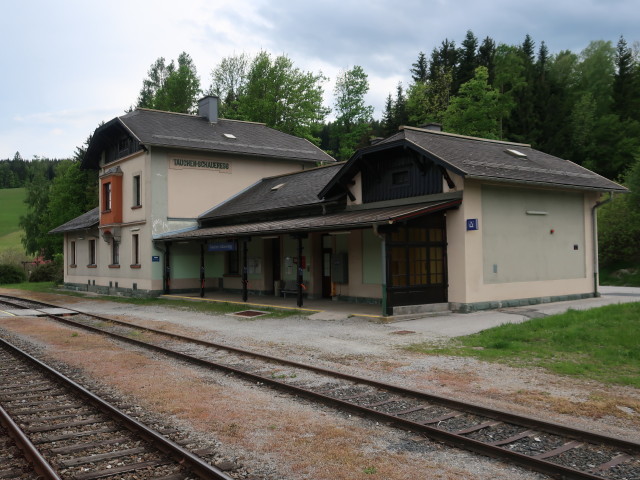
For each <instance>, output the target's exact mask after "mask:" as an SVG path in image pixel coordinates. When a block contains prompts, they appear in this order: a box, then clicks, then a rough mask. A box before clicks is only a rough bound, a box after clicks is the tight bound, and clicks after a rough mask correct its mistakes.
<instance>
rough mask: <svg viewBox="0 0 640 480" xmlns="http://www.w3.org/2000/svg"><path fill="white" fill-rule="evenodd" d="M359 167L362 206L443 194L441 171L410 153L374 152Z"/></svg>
mask: <svg viewBox="0 0 640 480" xmlns="http://www.w3.org/2000/svg"><path fill="white" fill-rule="evenodd" d="M361 165H362V201H363V203H370V202H380V201H384V200H396V199H400V198H409V197H418V196H421V195H431V194H436V193H442V170H441V169H440V168H439V167H438V166H437V165H435V164H434V163H433V162H432V161H431V160H429V159H428V158H427V157H425V156H424V155H420V154H418V153H417V152H415V151H413V150H409V149H402V148H394V149H390V150H387V151H382V152H376V153H373V154H370V155H367V156H365V157H364V158H363V159H362V161H361Z"/></svg>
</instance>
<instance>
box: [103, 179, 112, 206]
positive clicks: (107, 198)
mask: <svg viewBox="0 0 640 480" xmlns="http://www.w3.org/2000/svg"><path fill="white" fill-rule="evenodd" d="M102 210H103V211H104V212H108V211H110V210H111V182H107V183H105V184H104V185H103V186H102Z"/></svg>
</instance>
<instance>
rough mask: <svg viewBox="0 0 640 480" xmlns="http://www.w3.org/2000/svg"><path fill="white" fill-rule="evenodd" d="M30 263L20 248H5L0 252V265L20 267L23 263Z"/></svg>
mask: <svg viewBox="0 0 640 480" xmlns="http://www.w3.org/2000/svg"><path fill="white" fill-rule="evenodd" d="M29 261H31V260H30V259H29V257H27V256H26V255H25V254H24V251H23V250H22V249H20V248H6V249H4V250H2V251H1V252H0V265H15V266H16V267H21V266H22V263H23V262H29Z"/></svg>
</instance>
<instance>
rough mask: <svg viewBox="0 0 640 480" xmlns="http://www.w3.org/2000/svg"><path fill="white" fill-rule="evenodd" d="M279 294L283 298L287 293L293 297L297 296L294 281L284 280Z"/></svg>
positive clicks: (296, 286)
mask: <svg viewBox="0 0 640 480" xmlns="http://www.w3.org/2000/svg"><path fill="white" fill-rule="evenodd" d="M280 293H281V294H282V296H283V297H284V298H287V293H291V294H293V295H297V294H298V284H297V283H296V281H295V280H285V282H284V284H283V285H282V288H281V289H280Z"/></svg>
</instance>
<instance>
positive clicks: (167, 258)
mask: <svg viewBox="0 0 640 480" xmlns="http://www.w3.org/2000/svg"><path fill="white" fill-rule="evenodd" d="M164 293H165V295H169V294H170V293H171V242H167V243H166V244H165V251H164Z"/></svg>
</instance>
